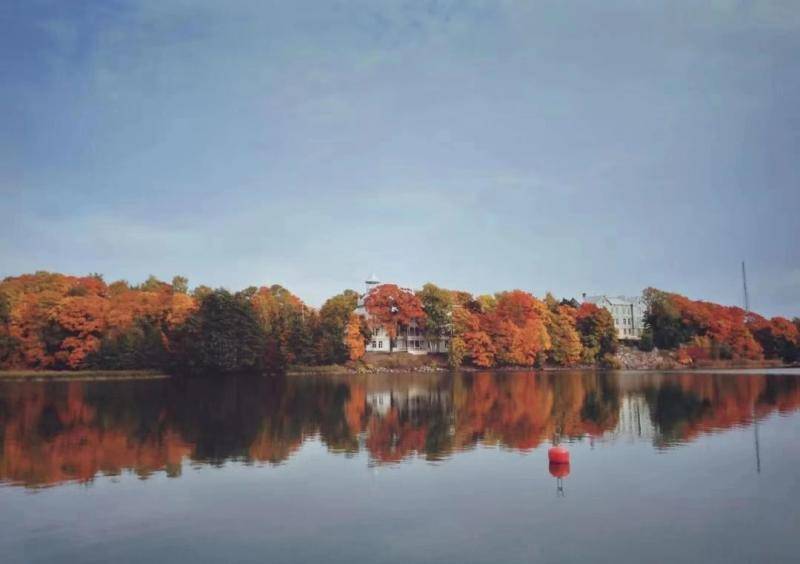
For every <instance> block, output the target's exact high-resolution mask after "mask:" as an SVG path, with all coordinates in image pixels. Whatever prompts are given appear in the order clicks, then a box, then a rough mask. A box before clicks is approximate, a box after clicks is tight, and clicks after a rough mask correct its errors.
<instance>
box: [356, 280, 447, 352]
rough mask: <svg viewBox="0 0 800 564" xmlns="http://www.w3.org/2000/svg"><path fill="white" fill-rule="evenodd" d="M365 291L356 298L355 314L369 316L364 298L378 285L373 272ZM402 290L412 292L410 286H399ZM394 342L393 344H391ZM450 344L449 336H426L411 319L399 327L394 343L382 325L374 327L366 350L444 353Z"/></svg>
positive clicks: (378, 282)
mask: <svg viewBox="0 0 800 564" xmlns="http://www.w3.org/2000/svg"><path fill="white" fill-rule="evenodd" d="M365 284H366V291H365V292H364V293H363V294H361V295H360V296H359V298H358V306H357V307H356V314H357V315H360V316H362V317H364V318H365V319H369V318H370V314H369V312H368V311H367V308H366V306H365V305H364V300H365V299H366V297H367V296H368V295H369V293H370V292H372V291H373V290H374V289H375V288H377V287H378V286H379V285H380V281H379V280H378V279H377V278H376V277H375V275H374V274H373V275H372V276H371V277H370V278H369V279H368V280H367V281H366V282H365ZM400 289H401V290H402V291H403V292H408V293H409V294H413V293H414V291H413V290H412V289H410V288H400ZM392 344H394V346H392ZM449 344H450V338H449V337H448V336H446V335H442V336H440V337H439V338H438V339H437V338H433V339H431V338H428V337H426V335H425V330H424V329H423V328H422V327H421V326H419V325H417V323H416V322H415V321H412V322H411V323H410V324H409V325H407V326H402V327H400V329H399V331H398V334H397V337H396V338H395V339H394V343H392V340H391V339H390V338H389V334H388V333H387V332H386V329H384V328H383V327H375V328H373V330H372V336H371V338H370V340H369V341H367V346H366V350H367V352H385V353H388V352H407V353H411V354H428V353H446V352H447V348H448V346H449Z"/></svg>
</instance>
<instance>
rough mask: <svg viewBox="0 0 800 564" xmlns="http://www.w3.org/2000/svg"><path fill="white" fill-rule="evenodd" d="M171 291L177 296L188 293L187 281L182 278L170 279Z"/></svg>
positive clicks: (174, 277)
mask: <svg viewBox="0 0 800 564" xmlns="http://www.w3.org/2000/svg"><path fill="white" fill-rule="evenodd" d="M172 291H173V292H177V293H178V294H188V293H189V280H188V279H187V278H185V277H183V276H173V277H172Z"/></svg>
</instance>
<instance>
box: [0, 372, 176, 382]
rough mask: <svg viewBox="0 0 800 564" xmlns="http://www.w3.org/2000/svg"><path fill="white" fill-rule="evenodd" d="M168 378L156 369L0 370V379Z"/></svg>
mask: <svg viewBox="0 0 800 564" xmlns="http://www.w3.org/2000/svg"><path fill="white" fill-rule="evenodd" d="M154 378H169V376H168V375H167V374H164V373H162V372H158V371H156V370H0V380H132V379H154Z"/></svg>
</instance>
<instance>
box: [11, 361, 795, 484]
mask: <svg viewBox="0 0 800 564" xmlns="http://www.w3.org/2000/svg"><path fill="white" fill-rule="evenodd" d="M798 407H800V377H798V376H793V375H769V376H765V375H749V374H739V375H736V374H697V373H694V374H664V373H652V374H644V375H642V374H624V373H623V374H599V373H593V372H575V373H566V372H558V373H536V374H534V373H521V372H516V373H491V372H482V373H468V374H455V375H453V374H389V375H368V376H352V377H323V376H313V377H290V378H287V379H282V380H269V379H263V378H231V379H216V380H215V379H200V380H188V379H186V380H184V379H170V380H157V381H139V382H135V381H129V382H48V383H34V382H28V383H11V382H9V383H3V384H1V385H0V481H1V482H8V483H13V484H23V485H26V486H44V485H50V484H56V483H60V482H64V481H70V480H77V481H82V482H87V481H90V480H92V479H93V478H94V476H96V475H97V474H98V473H101V474H107V475H114V474H119V473H120V472H122V471H126V470H130V471H133V472H136V474H138V475H139V476H141V477H142V478H146V477H147V476H148V475H150V474H151V473H153V472H156V471H164V472H166V473H167V475H169V476H179V475H180V473H181V467H182V463H183V462H184V461H185V460H187V459H188V460H191V461H193V462H197V463H204V464H211V465H221V464H223V463H224V462H225V461H228V460H242V461H246V462H255V463H270V464H278V463H281V462H283V461H285V460H287V459H288V458H289V457H290V456H291V455H292V453H293V452H295V451H296V450H297V449H299V448H300V446H301V445H302V443H303V441H304V440H305V439H307V438H309V437H319V438H320V440H321V441H322V443H323V444H325V445H326V446H327V448H328V449H329V450H330V451H332V452H336V453H344V454H345V455H347V454H353V453H357V452H360V451H363V450H366V451H367V452H368V453H369V456H370V460H371V463H373V464H385V463H394V462H399V461H402V460H404V459H406V458H408V457H412V456H421V457H425V458H426V459H427V460H431V461H436V460H442V459H445V458H447V457H449V456H451V455H452V454H453V453H455V452H458V451H462V450H466V449H472V448H474V447H475V446H476V445H497V446H501V447H504V448H509V449H518V450H522V451H527V450H530V449H534V448H536V447H537V446H539V445H540V444H542V443H543V442H545V441H548V440H551V439H554V438H556V437H559V438H561V439H563V440H569V441H575V440H584V439H588V440H592V441H611V440H615V439H618V438H621V439H627V440H647V441H650V442H652V443H653V445H654V446H655V447H656V448H659V449H662V448H669V447H671V446H674V445H678V444H681V443H685V442H687V441H691V440H693V439H694V438H695V437H697V436H698V435H700V434H702V433H716V432H720V431H722V430H724V429H728V428H731V427H735V426H742V425H747V424H750V423H752V422H753V421H754V419H755V420H758V419H759V418H763V417H765V416H767V415H768V414H770V413H772V412H775V411H778V412H783V413H786V412H790V411H794V410H797V409H798ZM561 477H563V476H557V478H559V479H560V478H561Z"/></svg>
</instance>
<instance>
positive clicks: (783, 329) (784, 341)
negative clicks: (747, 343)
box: [747, 313, 800, 362]
mask: <svg viewBox="0 0 800 564" xmlns="http://www.w3.org/2000/svg"><path fill="white" fill-rule="evenodd" d="M747 326H748V328H749V329H750V331H751V332H752V334H753V337H755V339H756V340H757V341H758V343H759V344H760V345H761V347H762V349H763V350H764V355H765V356H766V357H767V358H779V359H781V360H783V361H784V362H795V361H796V360H798V359H799V358H800V331H799V330H798V327H797V325H795V324H794V323H792V322H791V321H789V320H788V319H786V318H784V317H773V318H772V319H769V320H768V319H765V318H763V317H761V316H760V315H757V314H752V313H751V314H750V317H749V319H748V320H747Z"/></svg>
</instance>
